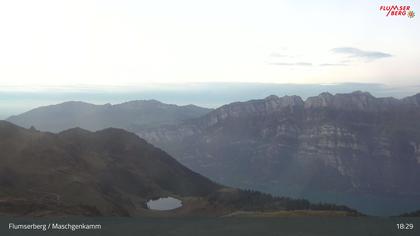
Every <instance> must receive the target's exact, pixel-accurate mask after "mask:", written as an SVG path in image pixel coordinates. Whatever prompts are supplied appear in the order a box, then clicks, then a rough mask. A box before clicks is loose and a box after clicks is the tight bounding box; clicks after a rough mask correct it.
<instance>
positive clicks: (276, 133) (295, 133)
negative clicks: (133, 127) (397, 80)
mask: <svg viewBox="0 0 420 236" xmlns="http://www.w3.org/2000/svg"><path fill="white" fill-rule="evenodd" d="M418 98H419V95H416V96H413V97H408V98H405V99H400V100H399V99H395V98H375V97H374V96H372V95H370V94H369V93H365V92H360V91H357V92H354V93H351V94H336V95H332V94H329V93H322V94H320V95H319V96H316V97H310V98H308V99H307V100H306V101H303V100H302V99H301V98H299V97H297V96H286V97H277V96H274V95H272V96H269V97H267V98H265V99H261V100H251V101H248V102H238V103H232V104H229V105H225V106H223V107H221V108H218V109H216V110H214V111H212V112H210V113H209V114H207V115H206V116H204V117H201V118H198V119H193V120H189V121H187V122H184V123H183V124H182V125H175V126H165V127H160V128H158V129H149V130H142V131H140V132H138V135H139V136H141V137H144V138H145V139H147V140H149V141H150V142H152V143H153V144H155V145H157V146H159V147H162V148H163V149H164V150H166V151H168V152H169V153H170V154H172V155H173V156H174V157H175V158H177V159H178V160H179V161H180V162H182V163H183V164H185V165H187V166H188V167H190V168H192V169H193V170H196V171H198V172H199V173H202V174H204V175H206V176H208V177H210V178H212V179H214V180H216V181H218V182H221V183H226V184H231V185H235V186H240V187H247V188H257V189H260V190H265V191H269V192H271V193H277V192H278V190H279V189H281V190H284V189H295V190H296V191H301V192H303V191H312V190H316V191H332V192H339V193H357V194H376V195H381V196H383V195H406V196H408V195H410V196H416V195H420V187H419V186H418V185H417V184H416V182H418V181H420V164H419V163H420V161H419V160H420V155H419V153H420V151H419V150H420V146H419V144H420V123H419V122H418V121H419V120H420V106H419V103H418V101H419V100H418Z"/></svg>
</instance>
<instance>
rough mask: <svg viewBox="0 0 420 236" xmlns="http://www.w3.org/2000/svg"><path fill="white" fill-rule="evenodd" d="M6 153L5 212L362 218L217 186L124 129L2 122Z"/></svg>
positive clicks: (2, 166) (1, 188)
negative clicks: (160, 203) (166, 204)
mask: <svg viewBox="0 0 420 236" xmlns="http://www.w3.org/2000/svg"><path fill="white" fill-rule="evenodd" d="M0 150H1V152H0V214H6V215H30V216H34V215H35V216H43V215H90V216H97V215H106V216H110V215H116V216H132V215H153V214H154V213H155V212H154V211H152V210H149V209H147V206H146V201H147V200H149V199H155V198H158V197H166V196H173V197H177V198H179V199H181V200H182V201H183V206H182V207H181V208H179V209H176V210H173V211H170V212H169V213H168V215H222V214H228V213H231V212H234V211H238V210H248V211H276V210H295V209H306V210H308V209H312V210H332V211H335V210H340V211H345V212H348V213H349V214H353V213H355V212H354V211H352V210H350V209H348V208H346V207H339V206H334V205H328V204H327V205H325V204H318V205H313V204H310V203H309V202H307V201H305V200H292V199H288V198H274V197H272V196H270V195H267V194H261V193H259V192H255V191H242V190H238V189H233V188H228V187H224V186H221V185H218V184H216V183H213V182H212V181H210V180H208V179H206V178H205V177H203V176H201V175H199V174H197V173H194V172H192V171H190V170H189V169H187V168H186V167H184V166H182V165H181V164H179V163H178V162H177V161H176V160H175V159H173V158H172V157H170V156H169V155H168V154H166V153H165V152H163V151H161V150H160V149H158V148H155V147H153V146H152V145H150V144H148V143H147V142H145V141H144V140H143V139H141V138H139V137H138V136H136V135H135V134H132V133H128V132H126V131H124V130H121V129H113V128H112V129H106V130H102V131H97V132H89V131H86V130H82V129H80V128H74V129H71V130H67V131H64V132H61V133H59V134H52V133H45V132H39V131H36V130H34V129H24V128H21V127H18V126H15V125H13V124H11V123H9V122H5V121H0ZM162 214H164V213H162Z"/></svg>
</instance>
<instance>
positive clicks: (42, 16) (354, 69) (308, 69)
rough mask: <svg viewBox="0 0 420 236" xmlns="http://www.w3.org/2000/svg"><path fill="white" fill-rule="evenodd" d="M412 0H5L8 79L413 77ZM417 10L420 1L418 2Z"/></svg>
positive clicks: (4, 74) (121, 81)
mask: <svg viewBox="0 0 420 236" xmlns="http://www.w3.org/2000/svg"><path fill="white" fill-rule="evenodd" d="M387 3H389V4H391V5H395V4H402V5H410V6H411V7H412V9H413V10H414V11H416V10H417V8H418V7H417V5H416V2H415V1H296V0H294V1H279V0H272V1H270V0H254V1H247V0H241V1H234V0H213V1H199V0H180V1H169V0H168V1H164V0H155V1H135V0H118V1H117V0H115V1H110V0H100V1H91V0H82V1H79V0H72V1H60V0H48V1H46V0H37V1H33V0H27V1H23V0H14V1H1V2H0V32H1V37H0V86H2V87H3V89H4V88H6V87H8V88H16V87H19V88H27V89H30V88H33V87H39V86H41V87H42V86H69V85H73V86H74V85H107V86H108V85H139V84H147V83H185V82H194V83H197V82H265V83H343V82H365V83H384V84H405V85H411V84H416V83H417V82H418V79H419V76H420V67H419V66H418V62H419V61H420V46H419V43H418V42H420V30H418V29H420V23H419V20H418V18H419V17H420V16H417V17H414V18H412V19H410V18H408V17H406V16H405V17H386V16H385V12H381V11H379V7H380V6H381V5H387ZM419 14H420V13H419Z"/></svg>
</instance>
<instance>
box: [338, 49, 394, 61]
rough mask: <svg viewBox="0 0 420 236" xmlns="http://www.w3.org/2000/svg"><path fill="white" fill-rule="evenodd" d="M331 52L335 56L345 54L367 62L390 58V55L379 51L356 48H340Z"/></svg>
mask: <svg viewBox="0 0 420 236" xmlns="http://www.w3.org/2000/svg"><path fill="white" fill-rule="evenodd" d="M331 51H332V52H334V53H337V54H345V55H348V56H349V57H354V58H361V59H366V60H367V61H373V60H377V59H381V58H387V57H392V55H391V54H388V53H385V52H379V51H364V50H361V49H358V48H352V47H340V48H333V49H331Z"/></svg>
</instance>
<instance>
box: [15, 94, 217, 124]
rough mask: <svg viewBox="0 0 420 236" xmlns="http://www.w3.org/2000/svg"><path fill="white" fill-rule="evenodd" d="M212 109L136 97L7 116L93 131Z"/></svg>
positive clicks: (163, 120) (192, 115)
mask: <svg viewBox="0 0 420 236" xmlns="http://www.w3.org/2000/svg"><path fill="white" fill-rule="evenodd" d="M210 111H211V109H207V108H202V107H198V106H194V105H187V106H177V105H171V104H165V103H161V102H159V101H156V100H137V101H130V102H125V103H121V104H116V105H111V104H105V105H94V104H90V103H85V102H74V101H72V102H65V103H61V104H57V105H51V106H44V107H39V108H35V109H33V110H30V111H28V112H25V113H23V114H20V115H16V116H12V117H9V118H8V119H7V120H8V121H10V122H12V123H14V124H17V125H19V126H22V127H26V128H29V127H31V126H34V127H35V128H37V129H39V130H41V131H51V132H60V131H63V130H66V129H70V128H75V127H80V128H83V129H87V130H91V131H96V130H100V129H105V128H110V127H113V128H123V129H129V130H136V129H138V128H139V127H155V126H159V125H163V124H177V123H180V122H181V121H183V120H186V119H191V118H196V117H200V116H202V115H204V114H207V113H208V112H210Z"/></svg>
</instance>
